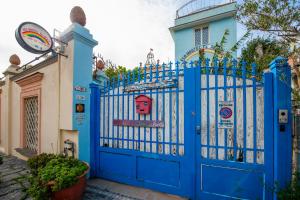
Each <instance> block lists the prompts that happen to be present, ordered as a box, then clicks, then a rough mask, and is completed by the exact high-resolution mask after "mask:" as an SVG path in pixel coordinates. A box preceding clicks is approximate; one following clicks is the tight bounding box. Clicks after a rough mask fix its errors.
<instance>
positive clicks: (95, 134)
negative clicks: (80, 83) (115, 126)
mask: <svg viewBox="0 0 300 200" xmlns="http://www.w3.org/2000/svg"><path fill="white" fill-rule="evenodd" d="M90 88H91V106H90V127H91V128H90V133H91V138H90V145H91V149H90V160H91V162H90V176H91V177H93V176H96V175H97V162H98V159H97V155H98V154H97V153H98V152H97V147H98V146H99V145H100V144H99V143H100V137H99V136H100V135H99V134H100V89H99V85H98V84H95V83H91V84H90Z"/></svg>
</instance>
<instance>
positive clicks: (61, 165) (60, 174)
mask: <svg viewBox="0 0 300 200" xmlns="http://www.w3.org/2000/svg"><path fill="white" fill-rule="evenodd" d="M28 166H29V167H30V169H31V174H32V175H31V176H30V178H29V181H30V187H29V189H28V190H27V193H28V194H29V195H30V196H31V197H33V198H34V199H38V200H41V199H48V198H49V196H50V194H51V192H56V191H59V190H62V189H64V188H67V187H70V186H72V185H74V184H75V183H77V181H78V177H79V176H80V175H82V174H83V173H84V172H85V171H86V170H87V168H88V167H87V165H86V164H84V163H83V162H81V161H79V160H77V159H75V158H69V157H64V156H62V155H54V154H41V155H39V156H36V157H33V158H31V159H29V160H28Z"/></svg>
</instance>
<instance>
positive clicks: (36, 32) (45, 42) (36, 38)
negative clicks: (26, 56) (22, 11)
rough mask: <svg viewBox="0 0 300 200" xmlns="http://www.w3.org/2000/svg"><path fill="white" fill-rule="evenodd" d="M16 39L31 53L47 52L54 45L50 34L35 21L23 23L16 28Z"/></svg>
mask: <svg viewBox="0 0 300 200" xmlns="http://www.w3.org/2000/svg"><path fill="white" fill-rule="evenodd" d="M16 39H17V41H18V43H19V44H20V45H21V46H22V47H23V48H24V49H25V50H27V51H29V52H31V53H37V54H41V53H47V52H49V51H51V49H52V46H53V42H52V38H51V36H50V34H49V33H48V32H47V31H46V30H45V29H44V28H43V27H41V26H40V25H38V24H36V23H33V22H24V23H22V24H21V25H20V26H19V27H18V28H17V30H16Z"/></svg>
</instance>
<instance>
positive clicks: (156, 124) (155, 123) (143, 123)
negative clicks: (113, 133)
mask: <svg viewBox="0 0 300 200" xmlns="http://www.w3.org/2000/svg"><path fill="white" fill-rule="evenodd" d="M113 125H114V126H140V127H149V128H163V127H164V126H165V123H164V122H163V121H160V120H121V119H114V121H113Z"/></svg>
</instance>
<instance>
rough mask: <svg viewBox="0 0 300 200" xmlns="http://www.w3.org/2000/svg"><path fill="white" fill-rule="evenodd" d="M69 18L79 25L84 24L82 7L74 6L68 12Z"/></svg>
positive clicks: (84, 18)
mask: <svg viewBox="0 0 300 200" xmlns="http://www.w3.org/2000/svg"><path fill="white" fill-rule="evenodd" d="M70 19H71V22H72V23H74V22H76V23H78V24H80V25H81V26H85V24H86V17H85V13H84V11H83V9H82V8H81V7H79V6H75V7H73V8H72V10H71V12H70Z"/></svg>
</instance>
